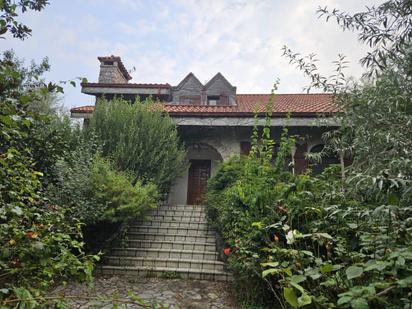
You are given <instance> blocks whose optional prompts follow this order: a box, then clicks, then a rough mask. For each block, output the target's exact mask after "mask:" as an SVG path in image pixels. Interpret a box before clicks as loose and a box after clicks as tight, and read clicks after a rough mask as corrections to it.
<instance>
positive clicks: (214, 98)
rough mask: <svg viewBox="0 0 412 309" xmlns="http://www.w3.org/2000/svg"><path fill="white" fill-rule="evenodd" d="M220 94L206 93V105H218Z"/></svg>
mask: <svg viewBox="0 0 412 309" xmlns="http://www.w3.org/2000/svg"><path fill="white" fill-rule="evenodd" d="M219 101H220V96H219V95H208V96H207V105H212V106H216V105H219Z"/></svg>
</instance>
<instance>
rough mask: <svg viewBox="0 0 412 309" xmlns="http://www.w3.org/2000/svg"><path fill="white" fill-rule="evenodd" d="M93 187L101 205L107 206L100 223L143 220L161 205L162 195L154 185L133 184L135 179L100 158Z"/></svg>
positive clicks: (92, 178) (96, 162) (92, 181)
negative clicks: (144, 215)
mask: <svg viewBox="0 0 412 309" xmlns="http://www.w3.org/2000/svg"><path fill="white" fill-rule="evenodd" d="M90 180H91V186H92V189H93V192H94V194H95V198H96V200H97V202H98V203H99V204H101V205H104V211H103V214H102V216H101V217H100V220H103V221H108V222H112V223H114V222H121V221H129V220H132V219H136V218H139V217H142V216H143V214H144V213H145V212H146V211H147V210H148V209H151V208H155V207H156V206H157V199H158V192H157V188H156V186H155V185H154V184H152V183H147V184H145V185H143V184H142V183H141V182H140V181H137V182H135V184H132V183H131V177H129V176H128V175H126V174H125V173H124V172H119V171H116V170H114V169H113V168H112V167H111V166H110V164H109V163H108V161H106V160H104V159H102V158H99V157H97V158H96V159H95V161H94V162H93V166H92V173H91V179H90Z"/></svg>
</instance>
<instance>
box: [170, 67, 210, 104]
mask: <svg viewBox="0 0 412 309" xmlns="http://www.w3.org/2000/svg"><path fill="white" fill-rule="evenodd" d="M202 90H203V84H202V83H201V82H200V81H199V79H198V78H197V77H196V76H195V75H194V74H193V73H192V72H190V73H189V74H188V75H187V76H186V77H185V78H184V79H183V80H182V81H181V82H180V83H179V85H177V86H176V87H173V103H176V104H182V105H200V104H202Z"/></svg>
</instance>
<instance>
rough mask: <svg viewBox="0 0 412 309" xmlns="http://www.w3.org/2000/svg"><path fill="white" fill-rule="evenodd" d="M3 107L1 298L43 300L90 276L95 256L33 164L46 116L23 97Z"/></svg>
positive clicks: (8, 300)
mask: <svg viewBox="0 0 412 309" xmlns="http://www.w3.org/2000/svg"><path fill="white" fill-rule="evenodd" d="M2 69H3V68H2ZM1 73H4V72H3V71H2V72H1ZM15 74H18V73H17V72H15ZM17 99H18V100H20V97H18V98H17ZM0 106H1V107H0V109H1V117H0V140H1V141H2V142H1V143H0V144H1V146H0V242H1V247H0V286H1V287H2V289H1V291H0V302H1V303H2V305H3V304H4V305H5V304H9V305H10V306H13V307H14V306H17V304H18V303H19V302H20V300H21V298H23V299H25V300H22V302H23V303H26V304H28V303H31V304H34V303H35V304H39V303H40V302H41V301H42V295H43V294H42V292H43V291H44V290H45V289H46V288H47V287H48V286H49V285H50V284H52V283H54V282H56V281H57V280H62V279H65V278H79V279H89V280H90V279H91V275H92V270H93V263H94V260H95V258H96V257H93V256H87V255H85V253H84V252H83V239H82V233H81V228H80V226H81V225H80V223H79V222H71V223H69V222H67V220H65V211H64V208H62V207H60V206H59V205H55V204H52V203H50V202H49V201H48V200H47V199H46V198H45V197H44V195H43V192H42V191H41V188H42V184H41V182H40V181H41V180H42V177H43V174H42V173H41V172H38V171H36V170H35V169H34V168H33V166H34V165H35V162H34V160H33V156H32V148H31V144H30V143H29V142H28V137H29V136H30V134H31V132H32V131H31V129H32V127H33V123H34V122H37V121H42V120H41V118H40V119H39V118H37V115H35V114H32V113H30V112H27V111H25V110H24V107H25V105H24V101H17V100H9V99H4V100H3V101H2V102H1V105H0ZM34 297H35V298H37V301H35V300H33V298H34ZM19 298H20V300H19ZM22 306H24V305H22Z"/></svg>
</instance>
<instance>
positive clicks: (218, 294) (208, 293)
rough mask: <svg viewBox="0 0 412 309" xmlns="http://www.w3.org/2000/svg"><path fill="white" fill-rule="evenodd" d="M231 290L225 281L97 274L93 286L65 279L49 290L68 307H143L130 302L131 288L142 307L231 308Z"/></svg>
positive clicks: (233, 305) (232, 305)
mask: <svg viewBox="0 0 412 309" xmlns="http://www.w3.org/2000/svg"><path fill="white" fill-rule="evenodd" d="M231 291H232V286H231V284H230V283H228V282H213V281H201V280H184V279H163V278H141V277H136V278H126V277H117V276H111V277H108V276H98V277H96V278H95V280H94V284H93V286H88V285H87V284H86V283H83V284H82V283H69V284H68V285H66V286H59V287H58V288H56V289H55V290H54V291H53V293H52V294H53V295H60V296H63V297H65V298H66V299H67V300H68V301H69V302H70V308H78V309H86V308H104V309H109V308H113V304H115V303H117V304H122V303H123V304H127V307H123V308H145V307H142V306H139V305H137V304H136V303H135V304H133V303H130V301H131V299H130V298H129V297H127V295H128V292H133V293H134V294H135V295H137V296H139V297H140V298H141V299H143V300H144V301H145V302H146V303H147V304H148V305H150V306H148V307H146V308H179V309H183V308H185V309H186V308H187V309H206V308H208V309H218V308H219V309H220V308H227V309H234V308H236V307H237V306H236V305H235V301H234V297H233V295H232V294H231ZM98 298H100V299H98ZM115 299H118V300H119V301H118V302H116V301H115ZM128 302H129V303H128ZM159 304H161V305H163V307H162V306H160V305H159ZM120 308H122V307H120Z"/></svg>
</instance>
